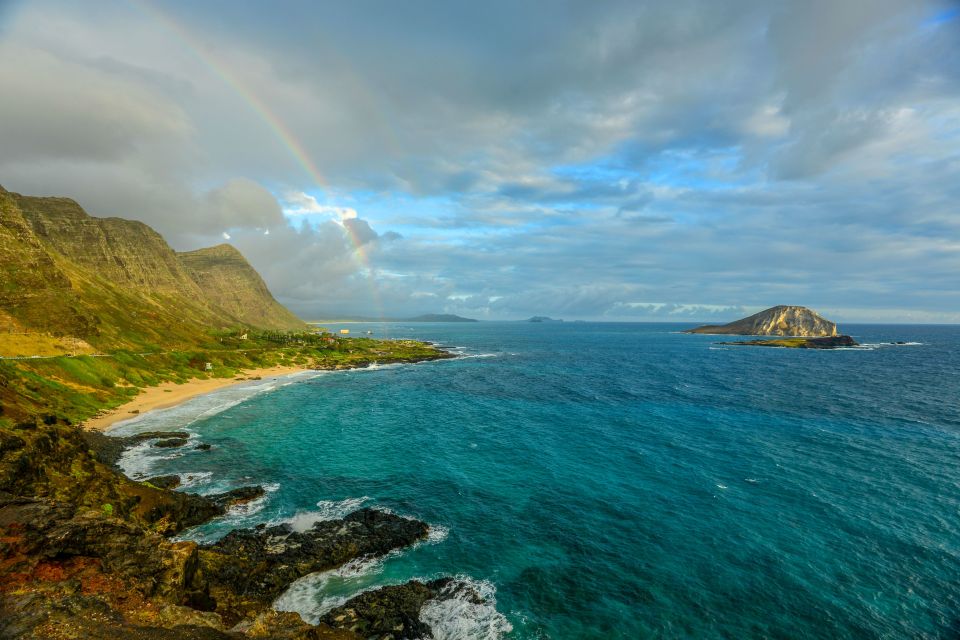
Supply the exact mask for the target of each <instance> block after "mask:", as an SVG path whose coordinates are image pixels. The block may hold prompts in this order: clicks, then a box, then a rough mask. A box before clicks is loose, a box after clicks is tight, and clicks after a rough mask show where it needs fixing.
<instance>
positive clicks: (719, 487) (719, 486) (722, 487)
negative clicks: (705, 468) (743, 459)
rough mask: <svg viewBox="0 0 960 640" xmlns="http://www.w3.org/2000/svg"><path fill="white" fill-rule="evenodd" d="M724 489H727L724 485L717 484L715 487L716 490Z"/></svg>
mask: <svg viewBox="0 0 960 640" xmlns="http://www.w3.org/2000/svg"><path fill="white" fill-rule="evenodd" d="M726 488H727V485H725V484H718V485H717V489H726Z"/></svg>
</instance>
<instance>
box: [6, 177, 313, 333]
mask: <svg viewBox="0 0 960 640" xmlns="http://www.w3.org/2000/svg"><path fill="white" fill-rule="evenodd" d="M208 251H209V253H207V252H208ZM191 256H194V257H191ZM196 256H199V260H198V259H197V258H196ZM238 325H242V326H248V327H255V328H264V329H280V328H282V329H290V328H302V326H303V325H302V323H300V322H299V320H297V319H296V317H295V316H293V314H291V313H290V312H289V311H287V310H286V309H285V308H284V307H283V306H281V305H280V304H279V303H278V302H277V301H276V300H275V299H274V298H273V296H272V295H271V294H270V292H269V290H268V289H267V287H266V285H265V284H264V283H263V280H262V279H260V276H259V275H258V274H257V273H256V271H254V270H253V268H252V267H250V265H249V264H248V263H247V262H246V260H244V258H243V256H242V255H240V253H239V252H237V251H236V250H235V249H233V248H232V247H229V248H226V249H225V248H224V247H223V246H221V247H215V248H214V249H212V250H200V251H198V252H191V253H189V254H183V255H182V256H178V254H177V253H176V252H174V251H173V249H171V248H170V246H169V245H168V244H167V243H166V241H164V239H163V238H162V237H161V236H160V235H159V234H158V233H157V232H156V231H154V230H153V229H151V228H150V227H148V226H147V225H145V224H143V223H140V222H134V221H130V220H123V219H120V218H94V217H91V216H89V215H87V213H86V212H84V210H83V209H82V208H81V207H80V206H79V205H78V204H77V203H76V202H74V201H73V200H70V199H67V198H34V197H28V196H22V195H19V194H16V193H11V192H8V191H6V190H4V189H3V188H2V187H0V334H2V333H4V332H8V333H9V332H28V333H30V332H36V333H48V334H53V335H59V336H74V337H77V338H81V339H83V340H86V341H87V342H89V343H90V344H92V345H93V346H94V347H96V348H99V349H115V348H136V349H144V350H147V349H152V348H154V347H157V346H163V347H186V346H189V345H191V344H196V343H197V342H199V341H202V340H203V339H205V337H206V336H207V334H208V332H209V330H210V329H212V328H213V329H215V328H226V327H233V326H238ZM2 338H3V336H2V335H0V339H2Z"/></svg>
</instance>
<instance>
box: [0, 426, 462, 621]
mask: <svg viewBox="0 0 960 640" xmlns="http://www.w3.org/2000/svg"><path fill="white" fill-rule="evenodd" d="M152 435H154V436H156V435H157V434H152ZM156 480H158V481H159V479H156ZM262 495H263V489H262V488H260V487H253V488H241V489H237V490H234V491H230V492H227V493H224V494H218V495H214V496H207V497H201V496H192V495H189V494H183V493H177V492H172V491H167V490H164V489H161V488H158V487H157V486H155V485H152V484H150V483H145V482H135V481H133V480H130V479H129V478H126V477H124V476H122V475H121V474H120V473H118V472H117V471H116V470H115V469H113V468H112V467H110V466H109V465H107V464H104V462H101V461H100V460H98V459H97V457H96V455H95V454H94V452H93V451H92V450H91V448H90V447H89V446H88V445H87V442H86V440H85V439H84V438H83V437H81V435H80V434H79V432H78V429H77V428H76V427H72V426H70V425H65V424H62V423H58V422H57V421H55V420H53V419H51V420H48V421H46V422H44V421H40V422H37V423H35V424H22V425H19V426H18V427H15V428H0V637H3V638H48V637H57V638H76V639H81V638H84V639H85V638H104V639H106V638H143V639H149V640H154V639H156V640H186V639H188V638H189V639H204V638H209V639H213V640H221V639H224V640H225V639H227V638H234V639H236V638H238V637H239V638H243V637H249V638H275V639H282V638H286V639H289V640H322V639H330V640H359V639H360V638H369V637H376V638H387V637H392V638H394V639H398V638H401V637H410V638H413V637H420V636H415V635H412V634H413V633H419V632H420V631H423V630H424V629H426V628H427V627H425V626H424V624H423V623H422V622H421V621H420V618H419V610H420V608H422V606H423V603H424V602H425V601H426V600H428V599H430V598H437V597H445V596H443V593H445V592H446V590H445V587H444V585H445V584H446V582H444V581H438V582H433V583H427V584H420V583H410V584H409V585H403V586H401V587H388V588H386V589H384V590H380V591H378V592H374V594H373V595H370V594H363V595H362V596H360V597H359V598H357V599H354V600H352V601H350V602H348V603H347V605H345V606H346V607H348V609H345V610H343V611H341V612H339V613H338V615H341V614H342V615H343V617H342V618H341V619H340V621H339V622H338V623H337V624H335V625H333V626H331V625H326V624H320V625H316V626H314V625H309V624H307V623H305V622H303V621H302V620H301V619H300V617H299V616H297V615H296V614H293V613H283V612H276V611H272V610H271V609H270V605H271V603H272V602H273V601H274V599H275V598H276V597H277V596H278V595H280V594H281V593H282V592H283V591H284V590H285V589H286V588H287V587H288V586H289V585H290V583H291V582H293V581H294V580H296V579H297V578H300V577H303V576H305V575H307V574H309V573H313V572H315V571H323V570H327V569H332V568H336V567H338V566H340V565H342V564H344V563H346V562H349V561H351V560H354V559H356V558H359V557H363V556H368V555H374V556H376V555H382V554H386V553H389V552H390V551H392V550H395V549H398V548H401V547H404V546H408V545H410V544H413V543H415V542H416V541H418V540H423V539H424V538H426V536H427V530H428V529H427V525H426V524H425V523H423V522H419V521H416V520H411V519H407V518H403V517H400V516H397V515H394V514H390V513H386V512H382V511H377V510H372V509H364V510H361V511H357V512H355V513H352V514H350V515H349V516H347V517H345V518H343V519H340V520H333V521H324V522H318V523H316V524H315V525H314V526H313V527H312V528H310V529H309V530H307V531H302V532H301V531H293V530H292V529H291V528H290V527H288V526H274V527H266V526H263V525H261V526H260V527H257V528H255V529H252V530H241V531H234V532H231V533H230V534H228V535H227V536H225V537H224V538H223V539H221V540H220V541H218V542H216V543H214V544H209V545H205V546H198V545H197V544H196V543H194V542H189V541H183V542H172V541H170V540H169V539H167V538H166V537H165V535H167V534H170V533H173V532H176V531H179V530H181V529H182V528H183V527H184V526H187V524H189V523H193V524H197V523H200V522H203V521H204V520H206V519H209V518H210V517H213V516H214V515H216V514H219V513H222V512H223V509H225V508H228V507H229V506H230V505H232V504H237V503H239V502H243V501H249V500H253V499H256V498H258V497H260V496H262ZM191 510H192V511H191ZM388 626H389V627H391V628H392V629H393V631H392V632H390V631H383V632H382V633H381V630H386V629H387V627H388ZM352 628H356V629H362V630H363V635H362V636H361V635H357V633H355V632H354V631H353V630H352ZM404 630H406V631H404ZM401 631H403V633H401ZM407 631H409V632H410V634H411V635H404V634H406V632H407Z"/></svg>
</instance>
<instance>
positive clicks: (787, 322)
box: [684, 305, 838, 337]
mask: <svg viewBox="0 0 960 640" xmlns="http://www.w3.org/2000/svg"><path fill="white" fill-rule="evenodd" d="M684 333H708V334H719V335H739V336H799V337H820V336H835V335H838V333H837V325H836V323H833V322H830V321H829V320H827V319H825V318H823V317H822V316H820V315H819V314H817V313H816V312H814V311H811V310H810V309H808V308H806V307H796V306H787V305H780V306H777V307H771V308H769V309H767V310H765V311H761V312H760V313H755V314H753V315H752V316H749V317H747V318H743V319H741V320H736V321H734V322H730V323H728V324H723V325H704V326H702V327H697V328H696V329H688V330H687V331H685V332H684Z"/></svg>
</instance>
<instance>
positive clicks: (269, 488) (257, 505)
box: [221, 482, 280, 522]
mask: <svg viewBox="0 0 960 640" xmlns="http://www.w3.org/2000/svg"><path fill="white" fill-rule="evenodd" d="M279 488H280V485H279V484H277V483H275V482H273V483H270V484H265V485H263V495H262V496H260V497H259V498H255V499H253V500H250V501H249V502H242V503H240V504H235V505H232V506H231V507H230V508H229V509H227V513H226V514H224V516H223V517H222V519H221V521H222V522H227V521H232V520H243V519H245V518H249V517H250V516H252V515H254V514H257V513H260V512H261V511H263V508H264V507H266V506H267V503H268V502H270V494H271V493H276V491H277V489H279Z"/></svg>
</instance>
